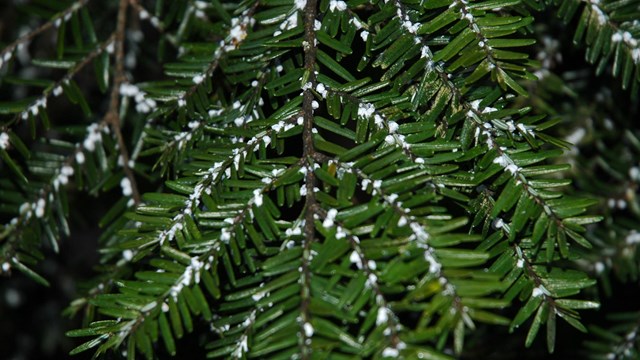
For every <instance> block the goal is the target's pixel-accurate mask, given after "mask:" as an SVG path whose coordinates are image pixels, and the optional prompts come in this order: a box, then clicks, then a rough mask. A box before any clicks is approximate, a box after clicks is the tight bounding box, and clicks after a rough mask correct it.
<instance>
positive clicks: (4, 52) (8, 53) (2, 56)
mask: <svg viewBox="0 0 640 360" xmlns="http://www.w3.org/2000/svg"><path fill="white" fill-rule="evenodd" d="M87 3H89V0H78V1H76V2H75V3H73V4H72V5H71V6H69V7H68V8H66V9H65V10H63V11H61V12H60V13H58V15H57V16H54V17H53V18H51V19H50V20H49V21H47V22H45V23H44V24H42V25H40V26H38V27H37V28H36V29H33V30H31V31H29V32H28V33H26V34H24V35H22V36H21V37H20V38H18V39H16V40H15V41H14V42H12V43H11V44H9V45H7V46H6V47H4V48H3V49H1V50H0V68H2V65H3V63H5V62H9V60H11V58H12V56H13V55H12V54H13V51H14V50H15V49H16V48H17V47H20V46H24V45H25V44H27V43H29V42H30V41H31V40H33V39H34V38H35V37H36V36H38V35H40V34H41V33H43V32H45V31H47V30H49V29H50V28H52V27H59V26H60V25H61V24H62V22H63V21H64V22H67V21H68V20H69V19H70V18H71V15H73V13H74V12H76V11H78V10H80V9H81V8H82V7H84V6H85V5H87Z"/></svg>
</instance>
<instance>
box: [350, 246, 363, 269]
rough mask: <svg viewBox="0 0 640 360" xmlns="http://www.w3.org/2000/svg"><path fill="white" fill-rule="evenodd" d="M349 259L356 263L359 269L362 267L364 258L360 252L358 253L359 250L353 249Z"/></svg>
mask: <svg viewBox="0 0 640 360" xmlns="http://www.w3.org/2000/svg"><path fill="white" fill-rule="evenodd" d="M349 261H350V262H351V263H352V264H356V267H357V268H358V269H362V259H361V258H360V254H358V252H357V251H355V250H354V251H353V252H351V255H349Z"/></svg>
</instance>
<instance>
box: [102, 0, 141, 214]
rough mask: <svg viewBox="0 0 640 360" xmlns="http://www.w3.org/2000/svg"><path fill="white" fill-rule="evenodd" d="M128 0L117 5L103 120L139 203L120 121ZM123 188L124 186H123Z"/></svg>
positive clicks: (133, 195) (136, 186)
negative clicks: (111, 70)
mask: <svg viewBox="0 0 640 360" xmlns="http://www.w3.org/2000/svg"><path fill="white" fill-rule="evenodd" d="M128 5H129V2H128V0H120V3H119V5H118V18H117V20H116V30H115V46H116V49H115V71H114V76H113V88H112V89H111V101H110V103H109V109H108V110H107V114H106V115H105V117H104V120H103V121H105V122H106V123H107V124H109V126H110V127H111V130H112V131H113V133H114V135H115V137H116V141H117V142H118V148H119V149H120V157H121V158H122V170H123V171H124V175H125V177H126V178H127V179H128V180H129V186H127V187H126V189H127V190H126V191H127V192H129V189H130V192H131V196H132V198H133V202H134V205H136V206H137V205H138V204H140V192H139V191H138V185H137V182H136V178H135V175H134V174H133V171H132V169H131V167H130V166H129V151H128V150H127V144H126V143H125V140H124V137H123V136H122V131H121V130H120V128H121V127H122V123H121V121H120V96H121V95H120V88H121V85H122V84H123V83H124V82H125V80H126V75H125V73H124V41H125V31H126V29H127V9H128ZM123 188H124V187H123Z"/></svg>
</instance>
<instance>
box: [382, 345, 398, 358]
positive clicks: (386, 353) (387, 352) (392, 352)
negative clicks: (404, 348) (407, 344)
mask: <svg viewBox="0 0 640 360" xmlns="http://www.w3.org/2000/svg"><path fill="white" fill-rule="evenodd" d="M399 354H400V352H399V351H398V349H396V348H392V347H388V348H385V349H384V350H382V356H383V357H392V358H395V357H398V355H399Z"/></svg>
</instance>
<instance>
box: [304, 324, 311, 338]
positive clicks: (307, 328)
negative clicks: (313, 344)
mask: <svg viewBox="0 0 640 360" xmlns="http://www.w3.org/2000/svg"><path fill="white" fill-rule="evenodd" d="M302 327H303V328H304V335H305V336H306V337H308V338H310V337H312V336H313V325H311V323H308V322H306V323H304V325H303V326H302Z"/></svg>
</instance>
